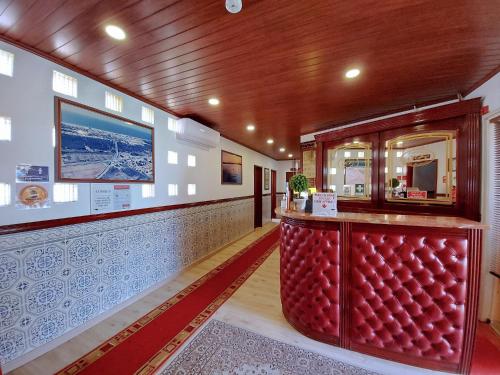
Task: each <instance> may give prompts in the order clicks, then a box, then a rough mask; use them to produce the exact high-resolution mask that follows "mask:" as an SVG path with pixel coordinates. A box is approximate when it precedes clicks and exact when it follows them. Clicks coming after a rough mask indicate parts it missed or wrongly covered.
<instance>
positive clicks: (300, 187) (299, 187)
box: [290, 173, 309, 212]
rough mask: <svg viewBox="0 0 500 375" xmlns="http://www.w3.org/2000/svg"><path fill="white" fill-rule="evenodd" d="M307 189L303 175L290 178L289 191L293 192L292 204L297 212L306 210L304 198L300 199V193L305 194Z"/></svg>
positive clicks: (307, 184) (307, 185) (305, 178)
mask: <svg viewBox="0 0 500 375" xmlns="http://www.w3.org/2000/svg"><path fill="white" fill-rule="evenodd" d="M308 188H309V183H308V182H307V177H306V176H304V175H303V174H300V173H299V174H296V175H293V176H292V177H291V178H290V189H292V191H293V192H294V195H295V197H294V199H293V201H294V203H295V207H296V209H297V211H299V212H304V210H305V208H306V201H307V199H306V198H302V196H301V193H303V192H307V189H308Z"/></svg>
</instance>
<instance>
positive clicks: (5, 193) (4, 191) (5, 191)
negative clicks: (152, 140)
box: [0, 183, 10, 206]
mask: <svg viewBox="0 0 500 375" xmlns="http://www.w3.org/2000/svg"><path fill="white" fill-rule="evenodd" d="M9 204H10V185H9V184H4V183H0V206H8V205H9Z"/></svg>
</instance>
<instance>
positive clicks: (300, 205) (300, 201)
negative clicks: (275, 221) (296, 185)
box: [293, 198, 307, 212]
mask: <svg viewBox="0 0 500 375" xmlns="http://www.w3.org/2000/svg"><path fill="white" fill-rule="evenodd" d="M293 202H294V203H295V209H296V210H297V211H298V212H304V211H305V209H306V202H307V199H305V198H294V200H293Z"/></svg>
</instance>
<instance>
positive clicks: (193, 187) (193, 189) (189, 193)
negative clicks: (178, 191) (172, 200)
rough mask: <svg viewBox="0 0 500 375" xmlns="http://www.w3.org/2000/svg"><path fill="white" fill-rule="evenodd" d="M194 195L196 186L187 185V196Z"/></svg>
mask: <svg viewBox="0 0 500 375" xmlns="http://www.w3.org/2000/svg"><path fill="white" fill-rule="evenodd" d="M195 194H196V184H188V195H195Z"/></svg>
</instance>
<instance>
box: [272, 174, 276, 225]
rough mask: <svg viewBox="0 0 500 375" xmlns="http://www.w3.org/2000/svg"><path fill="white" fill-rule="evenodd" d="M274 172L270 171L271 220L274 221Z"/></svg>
mask: <svg viewBox="0 0 500 375" xmlns="http://www.w3.org/2000/svg"><path fill="white" fill-rule="evenodd" d="M274 210H276V171H274V170H272V169H271V219H276V212H274Z"/></svg>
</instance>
